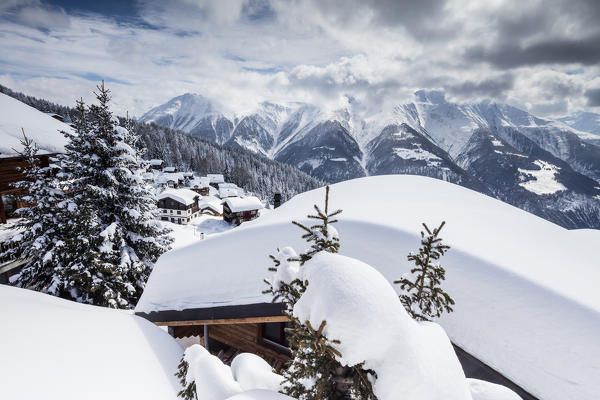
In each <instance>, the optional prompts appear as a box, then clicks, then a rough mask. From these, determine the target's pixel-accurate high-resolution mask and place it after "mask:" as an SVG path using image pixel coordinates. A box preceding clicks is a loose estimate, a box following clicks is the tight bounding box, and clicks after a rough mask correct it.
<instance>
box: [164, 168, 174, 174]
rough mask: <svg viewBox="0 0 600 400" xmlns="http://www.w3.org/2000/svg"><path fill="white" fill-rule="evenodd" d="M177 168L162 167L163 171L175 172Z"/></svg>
mask: <svg viewBox="0 0 600 400" xmlns="http://www.w3.org/2000/svg"><path fill="white" fill-rule="evenodd" d="M176 170H177V168H175V167H164V168H163V172H169V173H170V172H175V171H176Z"/></svg>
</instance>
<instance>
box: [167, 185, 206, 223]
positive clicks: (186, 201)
mask: <svg viewBox="0 0 600 400" xmlns="http://www.w3.org/2000/svg"><path fill="white" fill-rule="evenodd" d="M199 199H200V195H199V194H198V193H196V192H193V191H191V190H189V189H167V190H165V191H164V192H162V193H161V194H159V195H158V203H157V206H158V208H159V216H160V219H161V220H162V221H170V222H173V223H176V224H183V225H185V224H187V223H189V222H190V221H191V220H192V219H194V218H196V217H198V215H199V214H200V208H199V205H198V201H199Z"/></svg>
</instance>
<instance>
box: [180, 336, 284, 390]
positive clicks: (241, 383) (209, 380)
mask: <svg viewBox="0 0 600 400" xmlns="http://www.w3.org/2000/svg"><path fill="white" fill-rule="evenodd" d="M184 360H185V361H187V363H188V372H187V375H186V382H188V383H192V382H194V383H195V384H196V393H197V395H198V399H210V400H224V399H227V398H229V397H230V396H234V395H237V394H240V393H242V392H246V391H253V390H257V389H262V390H264V391H265V392H266V391H270V392H271V393H276V392H277V390H279V382H281V381H282V380H283V378H282V376H281V375H277V374H275V373H274V372H272V370H271V366H270V365H269V364H268V363H267V362H266V361H265V360H263V359H262V358H260V357H259V356H257V355H254V354H249V353H241V354H238V355H237V356H236V357H235V358H234V359H233V361H232V362H231V367H229V366H227V365H225V364H223V362H222V361H221V360H219V358H218V357H216V356H214V355H212V354H210V353H209V352H208V351H207V350H206V349H205V348H204V347H202V346H200V345H199V344H194V345H192V346H190V347H188V348H187V349H186V350H185V353H184Z"/></svg>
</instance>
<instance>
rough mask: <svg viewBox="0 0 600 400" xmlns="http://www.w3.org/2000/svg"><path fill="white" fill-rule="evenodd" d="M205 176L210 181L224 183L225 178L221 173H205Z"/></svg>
mask: <svg viewBox="0 0 600 400" xmlns="http://www.w3.org/2000/svg"><path fill="white" fill-rule="evenodd" d="M206 177H207V178H208V179H209V180H210V183H224V182H225V178H224V177H223V175H222V174H206Z"/></svg>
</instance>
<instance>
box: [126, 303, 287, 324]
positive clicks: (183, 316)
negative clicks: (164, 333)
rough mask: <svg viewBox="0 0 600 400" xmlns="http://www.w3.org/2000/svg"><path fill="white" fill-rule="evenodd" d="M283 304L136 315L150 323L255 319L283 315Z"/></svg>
mask: <svg viewBox="0 0 600 400" xmlns="http://www.w3.org/2000/svg"><path fill="white" fill-rule="evenodd" d="M283 309H284V307H283V304H281V303H254V304H242V305H236V306H220V307H210V308H188V309H185V310H165V311H153V312H149V313H143V312H136V313H135V315H137V316H140V317H142V318H145V319H147V320H148V321H150V322H167V321H169V322H172V321H200V320H214V319H236V318H253V317H275V316H280V315H282V312H283Z"/></svg>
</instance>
